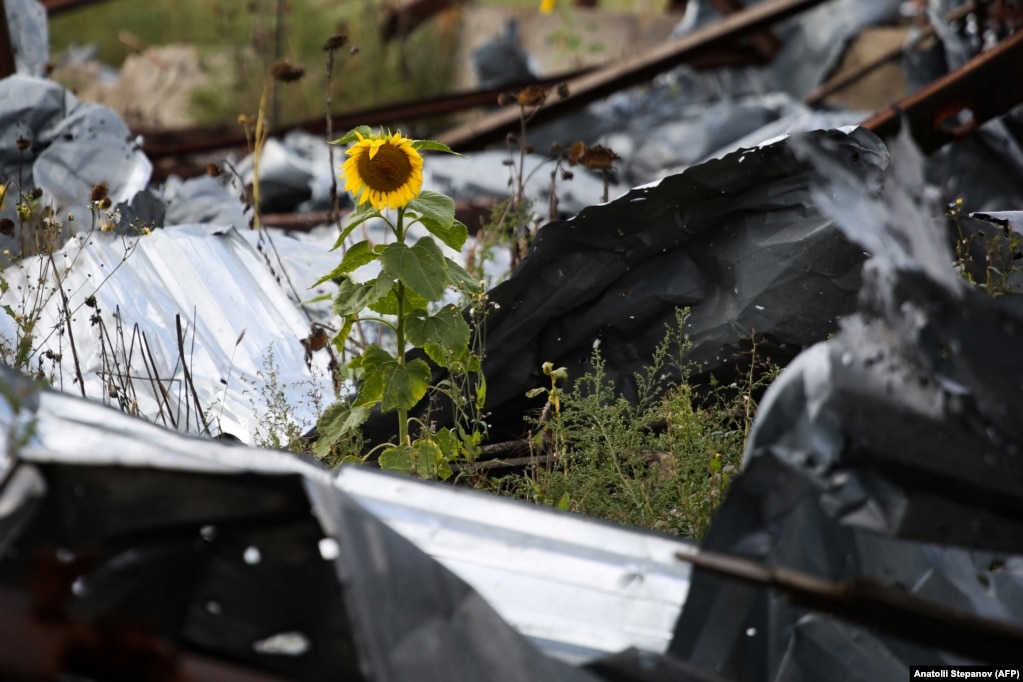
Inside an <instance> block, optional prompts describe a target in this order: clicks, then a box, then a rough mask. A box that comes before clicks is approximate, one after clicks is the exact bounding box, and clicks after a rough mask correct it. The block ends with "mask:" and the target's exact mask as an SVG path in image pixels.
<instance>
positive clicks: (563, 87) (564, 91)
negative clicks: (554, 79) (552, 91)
mask: <svg viewBox="0 0 1023 682" xmlns="http://www.w3.org/2000/svg"><path fill="white" fill-rule="evenodd" d="M558 97H560V98H561V99H565V98H566V97H568V83H558Z"/></svg>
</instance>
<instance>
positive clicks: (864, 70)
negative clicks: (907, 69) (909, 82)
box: [803, 1, 984, 107]
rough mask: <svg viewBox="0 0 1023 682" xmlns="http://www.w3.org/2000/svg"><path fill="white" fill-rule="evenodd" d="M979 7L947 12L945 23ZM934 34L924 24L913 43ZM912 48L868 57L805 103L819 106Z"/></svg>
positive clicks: (973, 4) (823, 85) (969, 5)
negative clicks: (834, 94) (830, 96)
mask: <svg viewBox="0 0 1023 682" xmlns="http://www.w3.org/2000/svg"><path fill="white" fill-rule="evenodd" d="M979 4H980V5H981V6H983V4H984V2H983V1H982V2H980V3H979ZM977 8H978V3H976V2H968V3H966V4H965V5H963V6H962V7H958V8H956V9H954V10H952V11H951V12H949V13H948V14H946V15H945V23H946V24H951V23H952V22H953V21H958V20H960V19H962V18H964V17H966V16H967V15H969V14H971V13H972V12H975V11H977ZM933 35H934V26H932V25H931V24H929V23H928V24H927V25H925V26H923V27H922V28H921V29H920V32H919V33H918V34H917V37H916V40H915V41H913V44H914V45H918V44H920V43H921V42H923V41H924V40H926V39H927V38H930V37H932V36H933ZM912 48H913V46H911V45H899V46H898V47H896V48H892V49H890V50H885V51H883V52H880V53H878V54H877V55H875V56H874V57H872V58H871V59H868V60H867V61H865V62H864V63H862V64H860V65H859V66H858V67H856V68H855V69H850V70H849V71H847V72H845V73H842V74H839V75H837V76H835V77H834V78H831V79H830V80H828V81H827V82H825V83H821V84H820V85H819V86H817V87H816V88H814V90H813V91H812V92H810V94H808V95H807V96H806V97H804V98H803V104H806V105H808V106H811V107H815V106H817V105H818V104H820V103H821V102H823V101H824V100H825V99H826V98H827V97H828V96H829V95H831V94H833V93H835V92H837V91H839V90H841V89H842V88H844V87H846V86H847V85H851V84H853V83H855V82H856V81H858V80H860V79H861V78H863V77H864V76H866V75H868V74H870V73H872V72H874V71H875V70H876V69H878V68H879V67H881V66H883V65H885V64H887V63H888V62H892V61H895V60H896V59H898V58H900V57H902V56H903V55H905V54H906V53H907V52H911V51H912Z"/></svg>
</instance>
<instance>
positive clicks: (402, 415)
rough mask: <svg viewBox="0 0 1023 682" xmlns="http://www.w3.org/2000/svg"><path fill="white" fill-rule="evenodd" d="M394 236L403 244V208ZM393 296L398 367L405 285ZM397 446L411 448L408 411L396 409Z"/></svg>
mask: <svg viewBox="0 0 1023 682" xmlns="http://www.w3.org/2000/svg"><path fill="white" fill-rule="evenodd" d="M394 234H395V237H397V239H398V241H399V242H400V243H403V244H404V243H405V207H404V206H402V207H401V208H399V209H398V220H397V222H396V223H395V226H394ZM395 294H396V298H397V299H398V319H397V322H396V324H395V326H394V334H395V336H396V337H397V346H398V353H397V357H396V359H397V361H398V365H399V366H402V365H404V364H405V285H404V284H403V283H402V282H401V281H398V282H397V283H396V285H395ZM398 445H406V446H411V445H412V443H411V441H409V435H408V410H406V409H404V408H401V407H399V408H398Z"/></svg>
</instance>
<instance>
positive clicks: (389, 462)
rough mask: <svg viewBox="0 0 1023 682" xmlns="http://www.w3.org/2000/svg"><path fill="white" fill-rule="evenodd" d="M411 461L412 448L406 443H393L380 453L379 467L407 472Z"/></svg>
mask: <svg viewBox="0 0 1023 682" xmlns="http://www.w3.org/2000/svg"><path fill="white" fill-rule="evenodd" d="M412 462H413V460H412V448H411V447H409V446H408V445H395V446H393V447H389V448H387V449H386V450H384V451H383V452H381V453H380V461H379V464H380V468H381V469H385V470H388V471H400V472H402V473H409V472H411V471H412Z"/></svg>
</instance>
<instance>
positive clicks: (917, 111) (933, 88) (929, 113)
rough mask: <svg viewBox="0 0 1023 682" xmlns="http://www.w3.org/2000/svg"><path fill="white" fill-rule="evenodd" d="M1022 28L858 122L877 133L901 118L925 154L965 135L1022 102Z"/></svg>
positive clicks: (888, 131) (889, 132)
mask: <svg viewBox="0 0 1023 682" xmlns="http://www.w3.org/2000/svg"><path fill="white" fill-rule="evenodd" d="M1021 65H1023V31H1020V32H1018V33H1016V34H1015V35H1013V36H1011V37H1009V38H1006V39H1005V40H1003V41H1002V42H1000V43H998V44H997V45H996V46H995V47H993V48H991V49H990V50H988V51H987V52H983V53H981V54H979V55H978V56H976V57H974V58H973V59H971V60H970V61H968V62H967V63H966V64H965V65H963V67H962V68H960V69H959V70H957V71H954V72H952V73H950V74H948V75H947V76H945V77H943V78H940V79H938V80H936V81H934V82H933V83H931V84H930V85H928V86H927V87H926V88H924V89H922V90H919V91H917V92H915V93H913V94H912V95H909V96H908V97H906V98H905V99H903V100H901V101H900V102H897V103H896V104H893V105H891V106H890V107H888V108H887V109H883V110H882V111H879V112H877V113H876V114H874V115H873V116H871V117H870V118H868V119H866V120H865V121H863V123H862V124H861V125H862V126H863V127H864V128H868V129H870V130H872V131H874V132H875V133H877V134H878V135H879V136H880V137H882V138H888V137H891V136H893V135H895V134H896V133H897V132H898V131H899V129H900V128H901V127H902V121H903V120H905V121H906V123H907V125H909V129H910V131H911V132H912V134H913V139H914V140H916V143H917V145H918V146H919V147H920V149H921V150H922V151H923V152H924V153H925V154H930V153H931V152H933V151H935V150H936V149H938V148H940V147H942V146H944V145H945V144H947V143H949V142H954V141H956V140H960V139H962V138H964V137H967V136H968V135H970V134H971V133H972V132H973V131H975V130H976V129H977V128H979V127H980V126H981V125H982V124H983V123H985V122H987V121H989V120H991V119H992V118H995V117H996V116H1000V115H1002V114H1004V113H1005V112H1006V111H1008V110H1009V109H1011V108H1013V107H1014V106H1016V105H1017V104H1019V103H1020V102H1023V66H1021Z"/></svg>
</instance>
